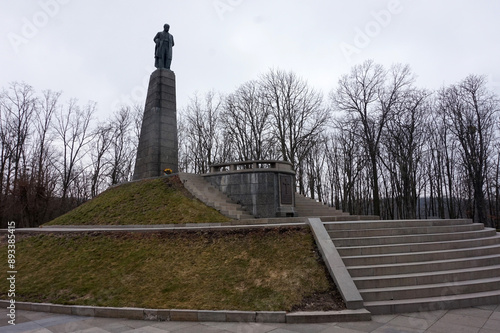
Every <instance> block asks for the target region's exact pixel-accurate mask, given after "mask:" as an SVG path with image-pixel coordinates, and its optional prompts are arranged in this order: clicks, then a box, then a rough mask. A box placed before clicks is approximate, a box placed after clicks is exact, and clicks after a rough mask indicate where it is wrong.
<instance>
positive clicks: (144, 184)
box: [45, 176, 230, 225]
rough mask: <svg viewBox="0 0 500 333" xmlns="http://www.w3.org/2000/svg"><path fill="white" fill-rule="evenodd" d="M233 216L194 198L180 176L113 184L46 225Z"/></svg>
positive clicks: (213, 219)
mask: <svg viewBox="0 0 500 333" xmlns="http://www.w3.org/2000/svg"><path fill="white" fill-rule="evenodd" d="M229 220H230V219H229V218H227V217H225V216H224V215H222V214H220V213H219V212H218V211H216V210H215V209H213V208H211V207H208V206H206V205H205V204H204V203H202V202H201V201H199V200H197V199H196V198H194V197H193V196H192V195H191V193H189V191H187V190H186V189H185V188H184V186H183V185H182V183H181V181H180V180H179V177H178V176H172V177H162V178H156V179H147V180H141V181H137V182H131V183H126V184H123V185H119V186H116V187H113V188H110V189H108V190H106V191H104V192H103V193H101V194H100V195H99V196H97V197H95V198H94V199H92V200H89V201H87V202H86V203H84V204H82V205H81V206H79V207H77V208H76V209H73V210H72V211H70V212H69V213H67V214H64V215H62V216H59V217H58V218H56V219H54V220H52V221H50V222H48V223H46V224H45V225H96V224H98V225H127V224H173V223H210V222H227V221H229Z"/></svg>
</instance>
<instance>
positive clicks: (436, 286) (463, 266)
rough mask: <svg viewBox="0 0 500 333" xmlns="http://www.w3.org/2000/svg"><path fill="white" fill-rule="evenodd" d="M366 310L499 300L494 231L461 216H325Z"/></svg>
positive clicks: (499, 259)
mask: <svg viewBox="0 0 500 333" xmlns="http://www.w3.org/2000/svg"><path fill="white" fill-rule="evenodd" d="M325 228H326V229H327V231H328V233H329V235H330V237H331V238H332V241H333V243H334V244H335V247H336V248H337V250H338V252H339V254H340V255H341V257H342V260H343V261H344V264H345V266H346V267H347V269H348V272H349V274H350V275H351V277H352V278H353V281H354V283H355V284H356V286H357V288H358V290H359V292H360V294H361V296H362V298H363V300H364V305H365V307H366V308H367V309H368V310H369V311H370V312H371V313H372V314H389V313H404V312H418V311H432V310H438V309H452V308H463V307H470V306H477V305H485V304H499V303H500V234H497V232H496V230H494V229H491V228H484V226H483V224H478V223H472V222H471V221H470V220H468V219H462V220H399V221H351V222H326V223H325Z"/></svg>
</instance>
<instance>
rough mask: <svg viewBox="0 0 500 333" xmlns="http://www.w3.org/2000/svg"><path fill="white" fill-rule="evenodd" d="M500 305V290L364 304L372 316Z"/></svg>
mask: <svg viewBox="0 0 500 333" xmlns="http://www.w3.org/2000/svg"><path fill="white" fill-rule="evenodd" d="M499 303H500V290H495V291H487V292H479V293H471V294H461V295H449V296H438V297H429V298H418V299H405V300H392V301H374V302H364V305H365V307H366V309H367V310H368V311H370V312H371V313H372V315H381V314H391V313H409V312H419V311H435V310H443V309H457V308H467V307H474V306H480V305H488V304H499Z"/></svg>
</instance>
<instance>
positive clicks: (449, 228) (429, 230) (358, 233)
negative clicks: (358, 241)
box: [328, 223, 484, 238]
mask: <svg viewBox="0 0 500 333" xmlns="http://www.w3.org/2000/svg"><path fill="white" fill-rule="evenodd" d="M482 229H484V225H483V224H482V223H473V224H464V225H445V226H429V227H427V226H426V227H405V228H379V229H364V230H338V231H337V230H329V231H328V234H329V235H330V237H332V238H361V237H381V236H405V235H421V234H440V233H451V232H464V231H473V230H482Z"/></svg>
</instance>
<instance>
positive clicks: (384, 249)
mask: <svg viewBox="0 0 500 333" xmlns="http://www.w3.org/2000/svg"><path fill="white" fill-rule="evenodd" d="M499 243H500V236H498V235H495V236H493V237H484V238H473V239H461V240H452V241H442V242H427V243H408V244H390V245H377V246H360V247H337V251H338V252H339V254H340V255H341V256H343V257H344V256H361V255H375V254H389V253H404V252H406V253H410V252H411V253H413V252H425V251H440V250H449V249H461V248H468V247H479V246H488V245H493V244H499Z"/></svg>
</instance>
